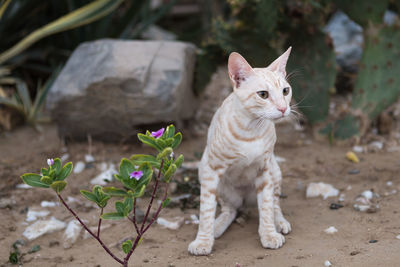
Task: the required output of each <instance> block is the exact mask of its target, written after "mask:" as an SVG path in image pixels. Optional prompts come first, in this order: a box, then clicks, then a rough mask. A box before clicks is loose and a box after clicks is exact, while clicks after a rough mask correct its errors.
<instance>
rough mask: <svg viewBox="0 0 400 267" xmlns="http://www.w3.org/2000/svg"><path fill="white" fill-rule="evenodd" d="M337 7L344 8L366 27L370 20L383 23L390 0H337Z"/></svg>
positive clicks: (351, 16) (352, 17) (350, 15)
mask: <svg viewBox="0 0 400 267" xmlns="http://www.w3.org/2000/svg"><path fill="white" fill-rule="evenodd" d="M335 3H336V5H337V7H339V8H340V9H342V10H343V11H344V12H345V13H346V14H347V15H348V16H349V17H350V18H351V19H352V20H354V21H355V22H357V23H358V24H360V25H361V26H363V27H365V26H367V25H368V22H372V23H374V24H378V23H381V22H382V20H383V14H384V13H385V10H386V9H387V7H388V4H389V1H388V0H373V1H370V0H367V1H366V0H353V1H348V0H337V1H336V2H335Z"/></svg>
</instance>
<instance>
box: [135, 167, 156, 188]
mask: <svg viewBox="0 0 400 267" xmlns="http://www.w3.org/2000/svg"><path fill="white" fill-rule="evenodd" d="M139 170H141V171H142V172H143V176H142V177H141V178H140V180H139V182H138V183H137V185H136V186H137V187H139V188H140V187H141V186H142V185H146V186H147V185H148V184H149V182H150V181H151V178H152V177H153V168H152V167H151V165H150V164H149V163H147V162H146V163H143V164H142V165H141V166H140V167H139Z"/></svg>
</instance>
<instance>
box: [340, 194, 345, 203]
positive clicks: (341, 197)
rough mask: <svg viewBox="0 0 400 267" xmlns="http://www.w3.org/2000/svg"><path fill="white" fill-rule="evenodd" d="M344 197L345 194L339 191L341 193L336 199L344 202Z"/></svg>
mask: <svg viewBox="0 0 400 267" xmlns="http://www.w3.org/2000/svg"><path fill="white" fill-rule="evenodd" d="M345 199H346V195H345V194H344V193H341V194H340V195H339V199H338V201H339V202H344V201H345Z"/></svg>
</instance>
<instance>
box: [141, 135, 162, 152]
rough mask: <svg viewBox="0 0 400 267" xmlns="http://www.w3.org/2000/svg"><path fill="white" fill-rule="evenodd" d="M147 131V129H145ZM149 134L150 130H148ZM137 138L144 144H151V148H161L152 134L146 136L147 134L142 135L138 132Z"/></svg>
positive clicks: (159, 149)
mask: <svg viewBox="0 0 400 267" xmlns="http://www.w3.org/2000/svg"><path fill="white" fill-rule="evenodd" d="M147 132H148V131H147ZM148 133H149V134H150V132H148ZM138 139H139V140H140V142H142V143H143V144H145V145H148V146H151V147H152V148H155V149H157V150H158V151H161V150H162V147H160V146H159V145H158V144H157V143H156V139H155V138H154V137H152V136H148V135H144V134H141V133H139V134H138Z"/></svg>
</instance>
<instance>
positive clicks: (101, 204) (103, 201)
mask: <svg viewBox="0 0 400 267" xmlns="http://www.w3.org/2000/svg"><path fill="white" fill-rule="evenodd" d="M110 198H111V196H109V195H104V196H103V198H102V199H101V200H100V201H98V202H96V203H97V205H98V206H99V207H100V208H104V207H105V206H107V202H108V200H109V199H110Z"/></svg>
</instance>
